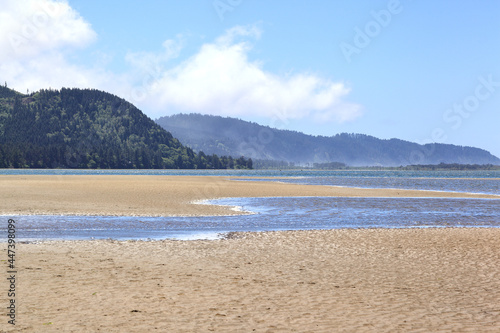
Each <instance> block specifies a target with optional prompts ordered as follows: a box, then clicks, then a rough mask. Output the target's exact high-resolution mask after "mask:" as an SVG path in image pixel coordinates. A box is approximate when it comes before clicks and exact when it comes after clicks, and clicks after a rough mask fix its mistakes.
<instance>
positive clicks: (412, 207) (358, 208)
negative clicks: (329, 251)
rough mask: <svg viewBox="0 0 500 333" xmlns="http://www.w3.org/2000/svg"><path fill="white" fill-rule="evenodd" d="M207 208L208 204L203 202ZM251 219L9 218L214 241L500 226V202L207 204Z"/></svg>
mask: <svg viewBox="0 0 500 333" xmlns="http://www.w3.org/2000/svg"><path fill="white" fill-rule="evenodd" d="M207 203H208V202H207ZM210 203H212V204H219V205H227V206H237V207H239V208H240V209H242V210H244V211H250V212H253V213H254V214H251V215H241V216H215V217H214V216H211V217H206V216H204V217H110V216H107V217H106V216H11V217H4V218H5V221H7V219H8V218H13V219H14V220H16V225H17V237H18V238H20V239H23V240H27V241H34V240H42V239H44V240H46V239H91V238H96V239H105V238H112V239H117V240H126V239H165V238H170V239H215V238H217V237H219V236H220V234H223V233H227V232H231V231H268V230H307V229H337V228H408V227H500V209H499V206H500V200H496V199H443V198H439V199H436V198H325V197H301V198H238V199H220V200H213V201H210Z"/></svg>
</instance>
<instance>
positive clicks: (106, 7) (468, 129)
mask: <svg viewBox="0 0 500 333" xmlns="http://www.w3.org/2000/svg"><path fill="white" fill-rule="evenodd" d="M499 59H500V1H493V0H491V1H481V2H474V1H430V0H428V1H424V0H421V1H410V0H400V1H395V0H391V1H375V0H372V1H319V0H316V1H297V0H287V1H264V0H252V1H250V0H215V1H214V0H196V1H195V0H183V1H177V0H176V1H173V0H164V1H159V0H158V1H150V0H144V1H127V2H124V1H114V0H113V1H94V0H68V1H52V0H23V1H19V0H0V80H1V81H6V82H7V83H8V85H9V86H10V87H13V88H15V89H18V90H20V91H22V92H25V91H26V89H29V90H30V91H32V90H38V89H40V88H47V87H52V88H60V87H82V88H83V87H91V88H97V89H103V90H106V91H110V92H112V93H115V94H117V95H119V96H121V97H123V98H126V99H127V100H129V101H131V102H132V103H134V104H135V105H137V106H138V107H139V108H140V109H141V110H143V111H144V112H145V113H146V114H148V115H149V116H150V117H152V118H158V117H160V116H163V115H169V114H174V113H178V112H199V113H208V114H218V115H222V116H233V117H238V118H241V119H245V120H250V121H256V122H258V123H260V124H263V125H269V126H273V127H277V128H286V129H292V130H298V131H302V132H305V133H308V134H314V135H334V134H337V133H340V132H349V133H365V134H370V135H373V136H376V137H379V138H384V139H389V138H394V137H395V138H401V139H404V140H409V141H414V142H418V143H429V142H442V143H450V144H458V145H466V146H475V147H480V148H483V149H487V150H489V151H490V152H492V153H493V154H495V155H496V156H500V131H499V130H498V127H499V125H500V61H499Z"/></svg>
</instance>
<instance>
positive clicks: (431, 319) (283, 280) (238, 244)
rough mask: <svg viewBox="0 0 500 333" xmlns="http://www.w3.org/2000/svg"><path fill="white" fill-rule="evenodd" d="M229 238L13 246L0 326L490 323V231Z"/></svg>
mask: <svg viewBox="0 0 500 333" xmlns="http://www.w3.org/2000/svg"><path fill="white" fill-rule="evenodd" d="M233 236H234V238H232V239H224V240H216V241H172V240H168V241H155V242H142V241H140V242H132V241H128V242H116V241H71V242H70V241H67V242H45V243H40V244H21V245H19V246H18V251H17V252H18V263H19V266H20V268H19V272H18V282H17V290H18V293H17V296H16V297H17V301H18V316H17V325H16V328H15V330H14V329H13V328H11V327H9V326H8V325H7V324H6V318H5V317H4V316H2V318H4V319H2V322H1V323H0V331H2V332H11V331H12V332H13V331H16V332H141V333H143V332H499V331H500V302H499V300H500V256H499V253H500V245H499V239H500V229H458V228H457V229H365V230H330V231H284V232H267V233H245V234H235V235H233ZM0 247H2V248H4V247H5V243H4V244H0ZM2 253H5V252H3V251H2ZM0 288H1V290H6V288H7V285H6V281H5V279H3V278H2V279H1V283H0ZM6 302H7V300H6V293H5V292H3V291H2V292H1V293H0V304H3V305H5V304H6ZM3 305H2V308H4V310H3V311H5V307H4V306H3ZM2 328H3V329H2Z"/></svg>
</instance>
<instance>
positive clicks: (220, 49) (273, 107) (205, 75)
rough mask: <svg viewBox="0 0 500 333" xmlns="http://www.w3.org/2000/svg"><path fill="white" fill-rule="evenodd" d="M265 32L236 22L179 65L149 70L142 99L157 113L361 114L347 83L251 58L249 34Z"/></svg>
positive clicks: (322, 117) (339, 117)
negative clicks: (286, 71)
mask: <svg viewBox="0 0 500 333" xmlns="http://www.w3.org/2000/svg"><path fill="white" fill-rule="evenodd" d="M260 33H261V32H260V30H259V29H257V28H255V27H248V28H246V27H235V28H233V29H230V30H228V31H227V32H226V34H224V35H223V36H221V37H219V38H217V39H216V41H215V42H214V43H208V44H204V45H203V46H202V47H201V49H200V51H199V52H198V53H197V54H195V55H193V56H192V57H190V58H188V59H187V60H186V61H184V62H182V63H181V64H179V65H178V66H176V67H173V68H171V69H168V70H165V71H162V72H156V73H150V74H149V75H146V76H147V79H146V80H144V83H143V85H142V86H141V87H140V88H138V89H139V90H140V93H139V94H136V97H137V98H136V99H137V102H138V103H139V104H141V105H144V106H145V108H146V109H148V110H150V111H152V112H155V114H156V116H162V115H165V114H167V113H169V110H176V111H185V112H200V113H208V114H217V115H227V116H245V115H252V116H260V117H267V118H272V117H276V115H277V114H280V115H281V117H285V118H288V119H299V118H305V117H311V118H312V119H315V120H318V121H332V120H335V121H338V122H344V121H349V120H352V119H355V118H356V117H358V116H360V114H361V111H360V106H359V105H356V104H352V103H348V102H345V101H344V100H343V98H344V97H345V96H346V95H347V94H348V93H349V89H348V88H347V87H346V86H345V85H344V84H343V83H339V82H332V81H331V80H328V79H325V78H321V77H318V76H317V75H314V74H308V73H302V74H296V75H291V76H286V77H282V76H278V75H276V74H273V73H271V72H269V71H266V70H265V69H264V68H263V66H262V64H261V63H260V62H256V61H250V60H249V58H248V53H249V51H250V50H251V49H252V44H251V43H250V42H249V40H248V39H249V37H251V38H254V39H257V38H259V36H260ZM238 38H239V39H241V41H238V42H236V40H237V39H238Z"/></svg>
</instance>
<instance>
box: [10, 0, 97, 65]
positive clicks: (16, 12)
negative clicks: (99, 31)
mask: <svg viewBox="0 0 500 333" xmlns="http://www.w3.org/2000/svg"><path fill="white" fill-rule="evenodd" d="M0 8H1V9H0V31H1V34H0V49H1V50H2V52H1V53H0V61H9V60H23V59H28V58H33V57H35V56H38V55H40V54H42V53H44V52H46V51H53V50H54V49H59V48H63V47H68V46H70V47H84V46H86V45H88V44H89V43H90V42H92V41H93V40H94V39H95V38H96V33H95V32H94V31H93V30H92V28H91V27H90V24H89V23H88V22H86V21H85V20H84V19H83V18H82V17H81V16H80V15H79V14H78V13H77V12H76V11H74V10H73V9H72V8H71V7H70V6H69V5H68V3H67V2H66V1H51V0H2V2H1V7H0Z"/></svg>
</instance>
